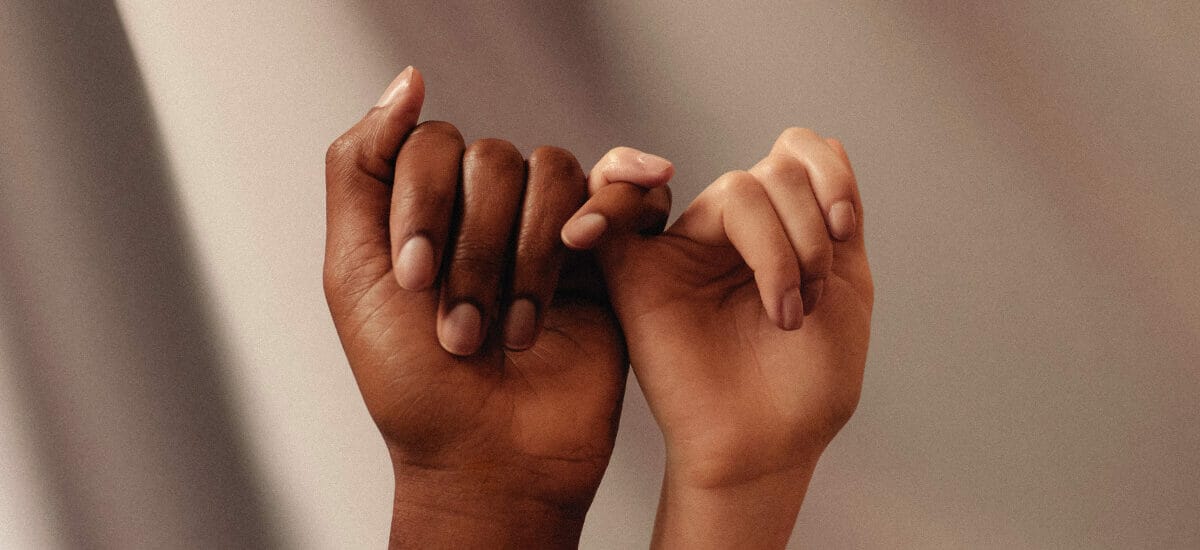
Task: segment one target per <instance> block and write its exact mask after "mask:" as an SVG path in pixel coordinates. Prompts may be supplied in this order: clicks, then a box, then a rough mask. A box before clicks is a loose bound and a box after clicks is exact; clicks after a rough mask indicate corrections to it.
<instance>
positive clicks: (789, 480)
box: [653, 460, 816, 549]
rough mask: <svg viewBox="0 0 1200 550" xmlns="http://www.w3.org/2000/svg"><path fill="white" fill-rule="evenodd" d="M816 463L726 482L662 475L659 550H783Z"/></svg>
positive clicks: (671, 472) (683, 474)
mask: <svg viewBox="0 0 1200 550" xmlns="http://www.w3.org/2000/svg"><path fill="white" fill-rule="evenodd" d="M815 466H816V462H815V460H814V461H812V462H811V463H806V464H803V465H799V466H797V467H795V468H791V469H785V470H778V471H772V472H768V473H762V474H760V475H754V476H730V477H725V478H723V481H722V482H721V483H713V481H714V478H712V477H697V476H695V475H694V472H692V471H687V470H685V471H682V472H681V471H678V470H672V468H671V466H668V468H667V471H666V474H665V475H664V477H663V487H662V496H661V498H660V500H659V507H658V517H657V519H656V521H655V526H654V544H653V547H654V548H659V549H663V548H689V549H691V548H734V547H745V548H783V547H785V546H786V545H787V541H788V538H789V537H790V536H791V532H792V528H793V526H794V525H795V522H796V516H797V515H798V514H799V512H800V506H801V504H802V503H803V501H804V495H805V493H806V491H807V490H808V484H809V481H810V480H811V479H812V474H813V471H814V469H815Z"/></svg>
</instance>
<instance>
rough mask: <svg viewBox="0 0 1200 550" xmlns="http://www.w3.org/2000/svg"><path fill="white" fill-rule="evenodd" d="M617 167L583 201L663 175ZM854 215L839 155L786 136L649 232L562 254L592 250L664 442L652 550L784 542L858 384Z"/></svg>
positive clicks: (862, 289) (866, 303)
mask: <svg viewBox="0 0 1200 550" xmlns="http://www.w3.org/2000/svg"><path fill="white" fill-rule="evenodd" d="M632 154H633V153H632V152H631V150H628V149H617V150H614V151H613V152H611V153H610V154H609V157H608V158H606V159H604V160H602V161H601V162H600V163H598V164H597V165H596V168H595V169H594V170H593V172H592V174H591V181H590V185H591V186H592V192H593V199H592V200H593V203H595V204H601V203H608V204H623V203H632V202H636V201H638V200H640V197H639V192H638V191H636V190H634V189H632V188H631V187H630V186H628V185H608V184H609V183H610V182H614V181H623V182H638V183H641V184H643V185H645V184H650V183H661V180H663V179H664V177H669V174H666V175H664V174H658V173H653V172H651V171H645V170H638V169H637V168H636V167H634V166H631V165H630V163H628V162H622V161H621V160H620V159H623V158H624V159H628V158H630V157H631V155H632ZM861 204H862V203H861V200H860V199H859V197H858V191H857V188H856V183H855V180H854V176H853V173H852V171H851V168H850V164H849V160H848V158H847V157H846V155H845V151H844V149H843V148H842V146H841V144H840V143H839V142H837V141H836V140H824V139H822V138H821V137H820V136H818V135H817V134H815V133H814V132H812V131H809V130H800V129H791V130H788V131H786V132H784V133H783V135H782V136H780V138H779V140H778V141H777V142H776V143H775V146H774V147H773V148H772V150H771V153H770V154H769V155H768V156H767V157H766V158H765V159H763V160H762V161H761V162H759V163H758V164H757V165H755V166H754V167H753V168H751V169H750V170H749V171H748V172H730V173H728V174H726V175H724V176H722V177H721V178H720V179H718V180H717V181H716V182H715V183H713V184H712V185H711V186H710V187H708V188H707V189H706V190H705V191H704V192H703V193H701V194H700V196H699V197H697V199H696V200H695V201H694V202H693V203H692V204H691V206H690V207H689V208H688V209H687V210H686V211H685V212H684V213H683V215H682V216H681V217H680V218H679V220H678V221H677V222H676V223H675V224H674V225H672V226H671V227H670V228H669V229H668V230H667V231H666V233H664V234H663V235H661V236H655V237H642V236H638V235H634V234H629V233H623V234H622V233H618V232H613V233H611V234H607V235H605V236H604V237H603V238H597V239H592V240H589V241H586V242H578V241H576V242H574V243H573V244H574V245H575V246H577V247H580V248H587V247H590V246H594V245H596V244H597V243H599V250H600V252H601V258H602V265H603V268H604V274H605V277H606V279H607V281H608V287H609V291H610V293H611V297H612V301H613V304H614V307H615V309H616V311H617V314H618V317H619V319H620V321H621V326H622V329H623V330H624V333H625V336H626V339H627V342H628V346H629V354H630V359H631V362H632V366H633V369H634V372H635V374H636V375H637V377H638V382H639V383H640V384H641V386H642V389H643V390H644V392H645V394H646V398H647V400H648V402H649V404H650V408H651V410H652V411H653V413H654V415H655V417H656V419H657V420H658V423H659V425H660V426H661V428H662V430H663V434H664V437H665V440H666V446H667V473H666V480H665V481H664V489H663V492H664V494H663V501H662V504H661V507H660V514H659V521H658V525H657V527H656V542H657V543H659V544H660V545H662V544H666V545H671V544H679V545H681V546H683V547H688V548H696V547H710V546H711V547H723V546H724V544H723V541H726V542H729V543H737V544H739V545H741V546H744V547H755V546H757V545H759V544H761V545H762V546H766V547H770V546H780V547H781V546H782V545H783V544H785V543H786V540H787V537H788V534H789V533H790V531H791V526H792V523H793V522H794V521H795V515H796V512H797V511H798V510H799V505H800V501H801V500H802V498H803V494H804V490H805V488H806V487H807V483H808V480H809V477H810V476H811V473H812V469H813V468H814V467H815V464H816V461H817V458H818V457H819V455H820V454H821V452H822V451H823V450H824V448H825V446H826V445H827V444H828V443H829V441H830V440H831V439H832V438H833V437H834V435H835V434H836V433H837V432H838V430H839V429H840V428H841V427H842V425H843V424H844V423H845V422H846V421H847V420H848V419H849V417H850V415H851V414H852V413H853V411H854V409H855V407H856V405H857V403H858V398H859V393H860V389H861V385H862V373H863V367H864V364H865V361H866V351H867V341H868V337H869V332H870V317H871V308H872V304H873V300H874V289H873V285H872V281H871V275H870V270H869V268H868V265H867V257H866V250H865V247H864V244H863V230H862V220H863V212H862V207H861ZM587 210H588V209H587V208H586V207H585V208H584V209H583V210H581V211H580V212H579V213H578V214H577V215H576V218H575V219H573V220H572V221H571V222H570V223H569V224H568V226H567V229H566V230H565V231H566V232H569V231H571V229H572V225H573V224H574V223H575V222H576V219H579V218H580V217H582V216H584V215H586V214H587V213H588V212H587ZM831 234H832V235H835V236H837V238H836V239H831V237H830V235H831ZM802 313H803V315H802Z"/></svg>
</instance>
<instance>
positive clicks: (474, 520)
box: [324, 68, 874, 548]
mask: <svg viewBox="0 0 1200 550" xmlns="http://www.w3.org/2000/svg"><path fill="white" fill-rule="evenodd" d="M423 99H424V82H423V80H422V79H421V75H420V73H418V72H416V71H415V70H413V69H411V68H410V69H408V70H406V71H405V72H404V73H402V74H401V75H400V76H399V77H397V79H396V80H395V81H394V82H393V83H392V85H391V86H389V88H388V89H387V90H386V91H385V92H384V95H383V96H382V97H381V99H380V101H379V103H378V105H377V106H376V107H375V108H374V109H372V110H371V111H370V112H369V113H368V114H367V115H366V117H364V118H363V120H362V121H360V122H359V123H358V124H356V125H355V126H354V127H353V128H351V129H350V130H348V131H347V132H346V133H345V134H344V135H343V136H342V137H340V138H338V139H337V140H336V141H335V142H334V143H333V145H331V147H330V149H329V152H328V156H327V163H326V181H327V219H328V231H327V239H326V261H325V274H324V276H325V291H326V297H327V299H328V301H329V306H330V311H331V313H332V315H333V319H334V323H335V325H336V327H337V330H338V334H339V336H340V338H341V341H342V345H343V347H344V348H345V351H346V355H347V357H348V359H349V361H350V365H351V368H352V370H353V372H354V375H355V378H356V380H357V382H358V384H359V388H360V390H361V392H362V395H363V399H364V401H365V403H366V405H367V409H368V411H369V412H370V414H371V416H372V418H373V419H374V420H375V422H376V424H377V425H378V426H379V429H380V431H381V433H382V434H383V436H384V440H385V442H386V443H387V446H388V450H389V453H390V455H391V457H392V462H393V466H394V471H395V478H396V494H395V503H394V512H393V521H392V539H391V546H392V547H393V548H404V547H489V548H497V547H499V548H506V547H510V548H528V547H538V548H543V547H571V546H574V545H575V544H577V542H578V537H579V532H580V529H581V528H582V523H583V519H584V516H585V514H586V511H587V508H588V506H589V505H590V503H591V501H592V499H593V497H594V495H595V491H596V488H597V487H598V485H599V482H600V479H601V477H602V475H603V472H604V469H605V467H606V466H607V463H608V459H609V456H610V454H611V452H612V446H613V441H614V437H615V433H616V427H617V419H618V417H619V413H620V398H621V395H622V393H623V388H624V382H625V365H626V364H627V359H628V360H631V361H632V364H633V368H634V370H635V372H636V374H637V376H638V379H639V382H640V384H641V385H642V388H643V390H644V392H645V394H646V396H647V399H648V401H649V403H650V406H651V409H652V410H653V412H654V414H655V417H656V418H657V420H658V422H659V425H660V427H661V428H662V430H663V433H664V437H665V440H666V444H667V458H668V463H667V471H666V475H665V478H664V485H663V495H662V499H661V501H660V507H659V517H658V521H657V523H656V528H655V545H656V546H658V547H680V548H704V547H713V548H727V547H750V548H760V547H761V548H770V547H782V546H783V545H784V544H786V541H787V538H788V535H789V533H790V531H791V528H792V524H793V523H794V521H795V517H796V514H797V512H798V510H799V507H800V503H801V501H802V500H803V496H804V492H805V490H806V488H807V485H808V481H809V479H810V478H811V475H812V472H813V469H814V468H815V465H816V463H817V459H818V458H819V456H820V454H821V452H822V451H823V450H824V448H825V446H826V445H827V444H828V443H829V441H830V440H831V439H832V438H833V437H834V436H835V435H836V434H837V432H838V431H839V430H840V428H841V427H842V425H844V424H845V422H846V421H847V420H848V419H849V417H850V415H851V414H852V413H853V411H854V408H855V407H856V405H857V402H858V397H859V393H860V390H861V384H862V373H863V366H864V363H865V359H866V350H867V342H868V339H869V332H870V315H871V309H872V306H873V300H874V288H873V284H872V281H871V276H870V270H869V267H868V265H867V260H866V251H865V245H864V243H863V238H862V235H863V225H862V224H863V222H862V220H863V210H862V203H861V200H860V198H859V195H858V190H857V184H856V182H855V180H854V175H853V172H852V171H851V169H850V164H849V160H848V158H847V157H846V154H845V150H844V149H843V148H842V146H841V144H840V143H839V142H837V141H836V140H827V139H823V138H821V137H820V136H818V135H817V134H815V133H814V132H811V131H809V130H803V129H789V130H787V131H785V132H784V133H783V135H781V136H780V138H779V140H777V142H776V144H775V146H774V147H773V148H772V150H771V152H770V154H769V155H768V156H767V157H766V158H764V159H763V160H762V161H761V162H759V163H758V164H756V165H755V166H754V167H752V168H751V169H750V170H748V171H742V172H731V173H729V174H726V175H725V176H723V177H722V178H720V179H718V180H717V181H716V182H715V183H714V184H713V185H711V186H710V187H709V188H708V189H706V190H705V191H704V192H703V193H702V194H701V195H700V196H699V197H698V198H697V199H696V200H695V201H694V202H693V203H692V204H691V205H690V206H689V207H688V209H687V210H686V211H685V212H684V214H683V215H682V216H681V217H680V219H679V220H678V221H677V222H676V223H675V224H674V225H672V226H671V227H670V228H669V229H668V230H667V231H666V232H665V233H662V234H660V232H661V230H662V228H663V225H664V223H665V220H666V213H667V212H668V211H669V209H670V193H669V191H668V190H667V188H666V187H665V184H666V182H667V181H668V180H669V179H670V178H671V176H672V175H673V168H672V166H671V164H670V163H669V162H668V161H666V160H665V159H662V158H660V157H655V156H653V155H648V154H645V153H642V152H640V151H636V150H633V149H629V148H617V149H614V150H613V151H611V152H610V153H609V154H608V155H607V156H606V157H605V158H604V159H601V161H600V162H599V163H597V165H596V167H595V168H594V169H593V170H592V172H591V174H590V176H589V177H588V178H587V180H586V181H585V179H584V178H583V174H582V171H581V170H580V169H579V166H578V163H577V162H576V161H575V159H574V157H572V156H571V155H570V154H569V153H568V152H566V151H564V150H561V149H557V148H551V147H544V148H539V149H538V150H536V151H534V152H533V153H532V154H531V155H530V157H529V159H528V161H526V160H525V159H524V158H523V157H522V155H521V154H520V152H519V151H517V150H516V149H515V148H514V147H513V146H512V145H511V144H509V143H507V142H504V141H501V140H480V141H476V142H473V143H471V144H470V145H467V144H465V143H464V140H463V139H462V136H461V134H460V133H459V132H458V130H457V128H455V127H454V126H452V125H450V124H447V123H444V122H427V123H424V124H422V125H419V126H418V125H417V124H416V121H417V120H418V118H419V114H420V108H421V104H422V102H423ZM585 199H586V203H585V202H584V200H585ZM581 204H582V206H581ZM568 220H569V221H568ZM564 244H565V245H566V246H568V247H570V248H572V249H576V250H583V249H589V248H594V249H595V252H596V256H597V257H598V258H599V260H600V262H599V266H598V265H597V264H596V263H595V262H594V261H593V260H592V256H591V255H589V254H584V253H569V252H567V251H566V250H565V249H564V247H563V245H564ZM606 292H607V294H606ZM610 304H611V306H610ZM614 310H615V313H614ZM618 319H619V321H620V325H619V326H618V324H617V321H618ZM622 331H624V336H625V338H627V339H628V355H626V346H625V341H624V340H623V338H622Z"/></svg>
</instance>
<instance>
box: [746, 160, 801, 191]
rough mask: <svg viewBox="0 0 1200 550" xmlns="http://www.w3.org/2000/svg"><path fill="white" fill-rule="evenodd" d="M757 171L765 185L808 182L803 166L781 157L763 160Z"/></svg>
mask: <svg viewBox="0 0 1200 550" xmlns="http://www.w3.org/2000/svg"><path fill="white" fill-rule="evenodd" d="M757 171H758V172H759V174H760V175H761V176H762V179H763V183H764V184H765V185H770V184H772V183H776V184H779V183H789V184H790V183H793V182H797V181H801V182H807V181H808V174H807V172H805V170H804V166H803V165H801V164H800V163H799V162H797V161H796V160H795V159H792V158H790V157H786V156H782V155H771V156H769V157H767V158H765V159H763V160H762V161H761V162H759V163H758V166H757Z"/></svg>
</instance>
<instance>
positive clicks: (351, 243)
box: [325, 67, 425, 305]
mask: <svg viewBox="0 0 1200 550" xmlns="http://www.w3.org/2000/svg"><path fill="white" fill-rule="evenodd" d="M424 101H425V81H424V80H423V79H422V78H421V73H420V72H418V71H417V70H416V69H414V68H413V67H408V68H407V69H404V71H403V72H401V73H400V74H399V76H397V77H396V78H395V79H394V80H393V81H392V83H391V84H390V85H388V87H387V89H386V90H384V92H383V95H382V96H380V98H379V101H378V102H377V103H376V104H375V106H374V107H373V108H371V110H370V112H368V113H367V114H366V116H364V117H363V118H362V120H360V121H358V123H357V124H355V125H354V126H353V127H352V128H350V129H349V130H347V131H346V132H345V133H344V134H342V135H341V136H340V137H338V138H337V139H336V140H334V142H333V144H332V145H330V146H329V151H328V152H327V153H326V156H325V192H326V198H325V204H326V224H327V225H326V245H325V281H326V293H327V295H328V296H329V298H330V304H331V305H334V304H335V303H341V302H345V301H353V296H349V295H347V294H348V292H347V290H348V289H360V290H361V289H362V288H364V285H363V284H361V283H362V282H364V281H370V280H374V279H375V278H377V277H378V276H379V274H380V273H382V272H386V271H387V270H388V269H390V267H391V261H390V259H389V250H390V245H389V243H388V236H387V223H386V220H387V217H388V210H389V207H390V204H391V185H390V184H391V182H392V179H393V177H394V176H393V170H394V166H395V161H396V155H397V154H399V152H400V145H401V144H402V143H403V141H404V139H405V137H406V136H407V135H408V133H409V132H411V131H412V129H413V127H414V126H415V125H416V122H417V119H418V118H419V117H420V116H421V105H422V103H424ZM380 220H384V222H383V223H381V222H380ZM350 294H354V292H350Z"/></svg>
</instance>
